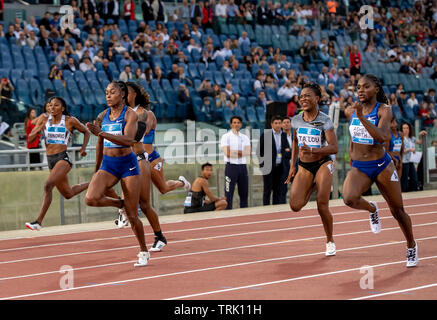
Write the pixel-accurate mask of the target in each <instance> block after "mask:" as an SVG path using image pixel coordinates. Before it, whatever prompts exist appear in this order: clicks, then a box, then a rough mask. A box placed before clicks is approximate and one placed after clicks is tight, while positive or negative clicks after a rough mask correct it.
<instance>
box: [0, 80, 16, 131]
mask: <svg viewBox="0 0 437 320" xmlns="http://www.w3.org/2000/svg"><path fill="white" fill-rule="evenodd" d="M14 89H15V88H14V86H13V85H12V83H11V81H10V80H9V79H8V78H2V79H1V81H0V116H1V117H2V122H5V123H7V124H8V125H9V127H8V128H7V129H6V130H5V133H6V135H7V136H8V137H11V136H12V134H11V131H10V126H11V125H12V124H13V123H15V122H17V121H18V120H19V116H20V114H19V112H18V109H17V106H16V105H15V104H13V103H11V100H10V99H11V97H12V91H14Z"/></svg>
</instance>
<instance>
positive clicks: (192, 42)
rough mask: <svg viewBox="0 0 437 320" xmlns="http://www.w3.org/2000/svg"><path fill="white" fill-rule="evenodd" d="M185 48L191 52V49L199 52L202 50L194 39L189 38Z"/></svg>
mask: <svg viewBox="0 0 437 320" xmlns="http://www.w3.org/2000/svg"><path fill="white" fill-rule="evenodd" d="M187 50H188V52H189V53H191V51H192V50H197V51H198V52H199V53H200V52H201V51H202V48H201V47H200V45H199V44H198V43H196V41H195V40H194V39H190V42H189V45H188V46H187Z"/></svg>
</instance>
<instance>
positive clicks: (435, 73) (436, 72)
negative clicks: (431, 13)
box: [430, 10, 437, 80]
mask: <svg viewBox="0 0 437 320" xmlns="http://www.w3.org/2000/svg"><path fill="white" fill-rule="evenodd" d="M436 12H437V10H436ZM430 78H431V79H432V80H435V79H437V65H436V66H435V67H434V72H433V73H432V75H431V77H430Z"/></svg>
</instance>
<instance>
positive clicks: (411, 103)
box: [407, 92, 419, 109]
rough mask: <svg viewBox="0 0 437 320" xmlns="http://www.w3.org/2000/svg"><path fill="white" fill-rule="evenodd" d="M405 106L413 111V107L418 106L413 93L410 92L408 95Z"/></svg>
mask: <svg viewBox="0 0 437 320" xmlns="http://www.w3.org/2000/svg"><path fill="white" fill-rule="evenodd" d="M407 105H408V106H409V107H410V108H411V109H413V107H414V106H415V105H419V101H417V98H416V94H415V93H414V92H411V94H410V98H408V100H407Z"/></svg>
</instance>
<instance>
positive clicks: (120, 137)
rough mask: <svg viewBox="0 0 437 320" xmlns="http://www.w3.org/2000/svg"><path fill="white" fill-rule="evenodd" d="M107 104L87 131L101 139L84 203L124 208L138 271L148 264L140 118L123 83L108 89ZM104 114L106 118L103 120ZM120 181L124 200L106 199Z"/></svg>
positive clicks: (97, 146)
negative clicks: (137, 148) (141, 214)
mask: <svg viewBox="0 0 437 320" xmlns="http://www.w3.org/2000/svg"><path fill="white" fill-rule="evenodd" d="M105 93H106V102H107V104H108V106H109V108H107V109H106V110H105V111H103V113H101V114H100V115H99V117H98V118H97V120H96V121H95V123H94V124H92V123H87V124H86V126H87V128H88V129H89V130H90V131H91V133H92V134H94V135H96V136H97V137H98V140H97V144H96V166H95V174H94V175H93V177H92V179H91V182H90V185H89V188H88V192H87V194H86V197H85V202H86V204H87V205H89V206H93V207H107V206H112V207H117V208H120V209H121V208H124V209H125V210H126V215H127V217H128V219H129V222H130V224H131V227H132V231H133V232H134V234H135V236H136V238H137V240H138V243H139V245H140V253H139V254H138V262H137V263H135V264H134V266H135V267H142V266H146V265H147V264H148V261H149V259H150V253H149V252H148V251H147V247H146V241H145V238H144V228H143V223H142V222H141V220H140V219H139V218H138V214H137V208H138V202H139V199H140V185H141V182H140V168H139V165H138V160H137V156H136V155H135V153H133V152H132V150H131V146H133V145H134V144H135V136H136V134H137V131H138V115H137V113H136V112H135V111H134V110H132V108H130V107H128V106H127V104H128V87H127V86H126V84H125V83H124V82H121V81H114V82H111V83H110V84H109V85H108V86H107V87H106V91H105ZM102 114H103V116H102ZM118 181H121V187H122V190H123V194H124V200H121V199H118V198H112V197H108V196H107V191H108V190H109V189H110V188H112V187H113V186H114V185H115V184H116V183H117V182H118Z"/></svg>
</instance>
